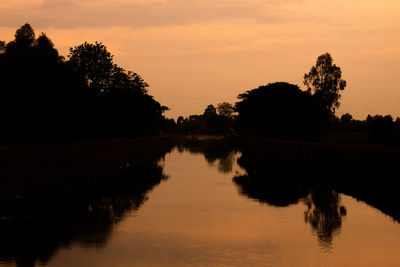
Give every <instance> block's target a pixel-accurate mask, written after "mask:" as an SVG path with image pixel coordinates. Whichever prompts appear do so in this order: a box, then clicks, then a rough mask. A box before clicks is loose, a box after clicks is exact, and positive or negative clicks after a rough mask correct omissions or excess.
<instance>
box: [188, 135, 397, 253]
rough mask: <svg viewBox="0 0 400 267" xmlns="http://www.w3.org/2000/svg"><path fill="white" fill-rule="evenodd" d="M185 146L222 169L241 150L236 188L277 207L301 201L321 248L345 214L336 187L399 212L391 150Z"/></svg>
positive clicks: (229, 144) (247, 144) (225, 143)
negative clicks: (239, 170) (241, 173)
mask: <svg viewBox="0 0 400 267" xmlns="http://www.w3.org/2000/svg"><path fill="white" fill-rule="evenodd" d="M234 141H237V140H234ZM239 141H240V140H239ZM184 147H185V149H187V150H188V151H190V152H191V153H203V154H204V156H205V158H206V159H207V161H208V162H213V163H215V162H217V164H218V169H219V170H220V171H222V172H229V171H231V170H232V164H233V162H232V160H233V159H234V158H235V157H234V156H233V155H234V154H235V153H237V152H238V151H240V157H239V158H238V159H237V163H238V164H239V165H240V167H242V168H243V169H244V170H245V171H246V174H245V175H236V176H235V177H234V178H233V181H234V183H235V184H236V185H237V187H238V191H239V193H240V194H241V195H243V196H246V197H248V198H251V199H255V200H257V201H259V202H261V203H266V204H268V205H272V206H276V207H287V206H290V205H293V204H297V203H299V202H301V203H304V205H305V212H304V221H305V222H306V223H307V224H309V225H310V226H311V228H312V230H313V232H314V233H315V235H316V236H317V237H318V242H319V243H320V245H321V246H322V247H323V248H324V250H328V251H329V250H330V248H331V247H332V242H333V238H334V236H335V235H338V234H339V233H340V228H341V227H342V223H343V219H344V218H345V216H346V214H347V209H346V207H345V206H344V205H342V204H341V200H340V193H346V194H348V195H350V196H353V197H355V198H357V199H360V200H362V201H365V202H366V203H368V204H370V205H373V206H374V207H376V208H378V209H380V210H381V211H383V212H385V213H386V214H388V215H390V216H391V217H392V218H393V219H396V220H398V218H399V214H400V212H399V209H398V207H397V205H394V203H397V200H396V199H397V197H396V196H397V189H396V188H398V186H396V185H398V181H399V179H396V178H397V177H398V172H397V170H396V169H395V167H394V166H396V165H395V164H393V162H396V160H397V159H398V158H399V155H398V154H397V153H396V152H393V153H392V152H391V151H383V152H385V153H381V152H382V151H380V150H378V151H375V150H373V149H372V150H364V149H360V150H357V149H353V148H352V147H348V148H347V147H343V148H342V147H329V146H327V147H323V146H316V145H312V144H310V145H308V144H306V143H305V144H302V143H293V144H292V143H290V142H288V143H285V142H268V141H267V142H264V143H260V144H258V143H256V142H254V143H252V142H249V141H248V140H246V141H245V142H244V144H240V143H236V142H232V141H229V140H222V141H216V140H214V141H212V140H211V141H210V140H209V141H202V142H197V143H196V142H192V143H190V142H189V143H186V144H185V145H184ZM181 150H182V151H183V150H184V149H183V148H181ZM391 185H392V186H391Z"/></svg>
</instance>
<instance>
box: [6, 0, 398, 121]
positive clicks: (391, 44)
mask: <svg viewBox="0 0 400 267" xmlns="http://www.w3.org/2000/svg"><path fill="white" fill-rule="evenodd" d="M0 10H1V12H2V14H3V15H2V16H1V17H0V40H4V41H7V42H8V41H10V40H12V39H13V37H14V33H15V30H16V29H17V28H19V27H20V26H21V25H23V24H24V23H25V22H28V23H30V24H31V25H32V27H33V28H34V29H35V32H36V34H37V35H38V34H39V33H40V32H46V34H47V35H48V37H49V38H50V39H51V40H52V41H53V42H54V44H55V47H56V48H57V49H58V50H59V52H60V54H62V55H64V56H65V55H67V54H68V49H69V47H73V46H76V45H79V44H81V43H83V42H84V41H88V42H94V41H100V42H103V43H104V44H105V45H106V46H107V48H108V49H109V51H110V52H111V53H112V54H114V60H115V62H116V63H117V64H119V65H120V66H121V67H123V68H125V69H127V70H132V71H135V72H137V73H139V74H140V75H141V76H142V77H143V78H144V80H145V81H146V82H148V83H149V85H150V88H149V93H150V94H151V95H153V96H154V97H155V99H156V100H157V101H159V102H160V103H161V104H163V105H166V106H168V107H170V108H171V111H168V112H167V113H166V116H167V117H173V118H177V117H178V116H179V115H183V116H185V117H186V116H188V115H191V114H200V113H202V112H203V111H204V109H205V108H206V106H207V105H208V104H214V105H216V104H217V103H220V102H224V101H226V102H231V103H234V102H236V97H237V95H238V94H240V93H242V92H244V91H246V90H250V89H253V88H256V87H258V86H259V85H264V84H267V83H272V82H276V81H285V82H290V83H294V84H297V85H299V86H300V87H301V88H303V89H304V86H303V84H302V81H303V75H304V73H306V72H308V71H309V69H310V67H311V66H312V65H314V64H315V61H316V59H317V57H318V56H319V55H321V54H323V53H325V52H329V53H331V55H332V57H333V59H334V63H335V64H337V65H338V66H339V67H340V68H341V69H342V73H343V78H344V79H345V80H346V81H347V83H348V85H347V87H346V89H345V91H344V92H343V94H342V99H341V103H342V105H341V107H340V109H339V110H338V114H339V115H340V114H343V113H347V112H348V113H350V114H352V115H353V116H354V117H355V118H358V119H365V117H366V116H367V114H371V115H375V114H382V115H386V114H391V115H392V116H393V117H397V116H400V76H399V75H398V71H399V67H398V66H397V62H398V60H399V59H400V21H399V20H398V15H399V13H400V2H398V1H394V0H383V1H380V2H376V1H371V0H367V1H359V0H357V1H351V3H349V2H348V1H344V0H334V1H329V3H327V2H326V1H322V0H314V1H312V0H286V1H278V0H270V1H265V0H264V1H261V0H249V1H239V0H223V1H217V2H215V1H210V0H196V1H183V0H152V1H144V0H118V1H111V0H103V1H94V0H71V1H67V0H22V1H19V2H15V1H11V0H3V1H2V2H1V3H0Z"/></svg>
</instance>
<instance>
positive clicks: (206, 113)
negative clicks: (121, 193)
mask: <svg viewBox="0 0 400 267" xmlns="http://www.w3.org/2000/svg"><path fill="white" fill-rule="evenodd" d="M215 115H217V109H216V108H215V107H214V105H208V106H207V108H206V109H205V110H204V113H203V116H205V117H209V116H215Z"/></svg>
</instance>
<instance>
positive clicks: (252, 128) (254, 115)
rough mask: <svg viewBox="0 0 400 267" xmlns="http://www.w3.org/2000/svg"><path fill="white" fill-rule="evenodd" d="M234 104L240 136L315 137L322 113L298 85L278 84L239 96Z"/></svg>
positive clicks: (321, 119) (261, 87)
mask: <svg viewBox="0 0 400 267" xmlns="http://www.w3.org/2000/svg"><path fill="white" fill-rule="evenodd" d="M238 98H239V99H240V100H241V101H240V102H237V103H236V105H235V108H236V111H237V112H238V117H237V119H238V125H239V130H240V132H242V133H256V134H259V135H263V136H268V137H274V138H300V137H314V136H317V134H318V131H319V126H320V124H321V122H322V121H323V117H322V115H323V113H322V112H319V110H318V109H319V106H318V105H317V104H318V103H316V102H315V101H314V98H313V97H312V96H311V95H310V94H309V93H307V92H303V91H301V90H300V88H299V87H298V86H297V85H293V84H289V83H285V82H277V83H271V84H268V85H266V86H260V87H258V88H257V89H253V90H250V91H247V92H246V93H243V94H241V95H239V97H238Z"/></svg>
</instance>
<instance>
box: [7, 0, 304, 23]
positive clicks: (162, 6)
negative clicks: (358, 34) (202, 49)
mask: <svg viewBox="0 0 400 267" xmlns="http://www.w3.org/2000/svg"><path fill="white" fill-rule="evenodd" d="M7 3H8V6H7V4H4V3H3V5H2V7H1V9H2V14H3V16H1V17H0V26H11V27H15V26H16V25H20V24H21V23H23V22H25V21H30V22H32V23H34V24H35V25H37V26H39V27H57V28H75V27H105V26H107V27H110V26H128V27H148V26H168V25H186V24H192V23H201V22H207V21H218V20H234V19H252V20H255V21H261V22H263V23H277V22H287V21H288V20H293V19H299V16H301V14H294V13H295V12H293V10H295V8H291V9H290V10H291V11H289V10H288V9H287V7H288V6H293V5H304V4H305V2H304V1H303V0H286V1H285V0H280V1H278V0H269V1H268V0H264V1H262V0H248V1H243V0H223V1H211V0H196V1H187V0H150V1H144V0H131V1H129V0H117V1H111V0H103V1H94V0H44V1H35V0H26V2H24V1H22V2H21V1H20V2H19V5H15V4H14V3H13V2H7ZM23 3H25V4H23Z"/></svg>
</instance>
